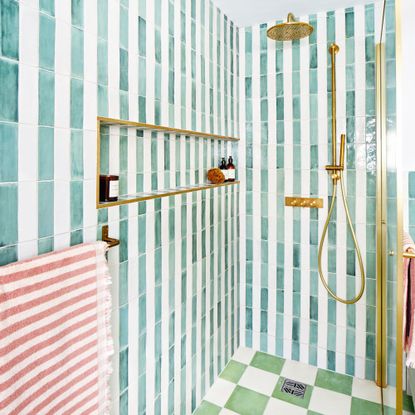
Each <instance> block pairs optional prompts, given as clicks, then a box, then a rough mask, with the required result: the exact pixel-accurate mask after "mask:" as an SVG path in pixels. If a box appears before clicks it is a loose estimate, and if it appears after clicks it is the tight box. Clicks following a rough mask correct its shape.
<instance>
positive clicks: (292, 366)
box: [281, 360, 317, 385]
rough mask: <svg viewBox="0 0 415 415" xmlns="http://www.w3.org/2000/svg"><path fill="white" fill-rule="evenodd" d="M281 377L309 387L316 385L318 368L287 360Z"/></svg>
mask: <svg viewBox="0 0 415 415" xmlns="http://www.w3.org/2000/svg"><path fill="white" fill-rule="evenodd" d="M281 376H284V377H286V378H288V379H292V380H296V381H298V382H303V383H306V384H307V385H314V382H315V380H316V376H317V368H316V367H314V366H310V365H306V364H304V363H300V362H295V361H293V360H286V361H285V363H284V366H283V368H282V371H281Z"/></svg>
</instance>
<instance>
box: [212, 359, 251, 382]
mask: <svg viewBox="0 0 415 415" xmlns="http://www.w3.org/2000/svg"><path fill="white" fill-rule="evenodd" d="M245 369H246V365H244V364H243V363H239V362H235V360H231V361H230V362H229V363H228V364H227V365H226V367H225V369H223V371H222V373H221V374H220V375H219V377H221V378H222V379H226V380H229V381H230V382H233V383H238V382H239V379H240V378H241V376H242V374H243V373H244V372H245Z"/></svg>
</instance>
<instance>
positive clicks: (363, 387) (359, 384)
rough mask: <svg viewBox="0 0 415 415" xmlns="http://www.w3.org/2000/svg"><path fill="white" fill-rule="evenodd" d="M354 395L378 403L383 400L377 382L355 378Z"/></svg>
mask: <svg viewBox="0 0 415 415" xmlns="http://www.w3.org/2000/svg"><path fill="white" fill-rule="evenodd" d="M352 395H353V396H355V397H356V398H360V399H365V400H367V401H372V402H376V403H380V402H381V395H380V389H379V387H378V386H377V385H376V383H375V382H369V381H367V380H365V379H358V378H353V387H352Z"/></svg>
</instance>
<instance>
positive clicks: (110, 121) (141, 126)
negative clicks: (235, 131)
mask: <svg viewBox="0 0 415 415" xmlns="http://www.w3.org/2000/svg"><path fill="white" fill-rule="evenodd" d="M97 121H98V123H99V124H100V125H101V126H103V125H108V126H120V127H121V126H123V127H132V128H135V129H136V130H152V131H159V132H164V133H167V134H177V135H188V136H192V137H200V138H207V139H213V140H224V141H239V138H237V137H229V136H225V135H218V134H210V133H203V132H201V131H193V130H183V129H180V128H173V127H166V126H164V125H154V124H146V123H142V122H136V121H128V120H118V119H115V118H107V117H97Z"/></svg>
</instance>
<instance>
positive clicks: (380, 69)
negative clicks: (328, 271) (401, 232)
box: [376, 43, 388, 388]
mask: <svg viewBox="0 0 415 415" xmlns="http://www.w3.org/2000/svg"><path fill="white" fill-rule="evenodd" d="M384 76H385V44H384V43H378V44H377V45H376V141H377V146H376V147H377V154H376V156H377V174H376V314H377V316H376V384H377V385H378V386H380V387H381V388H385V387H386V385H387V380H386V359H387V354H386V353H387V349H386V347H387V343H386V339H387V332H386V321H387V320H386V319H387V301H386V288H387V287H386V281H387V256H386V253H387V252H388V247H387V180H386V82H385V79H384Z"/></svg>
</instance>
